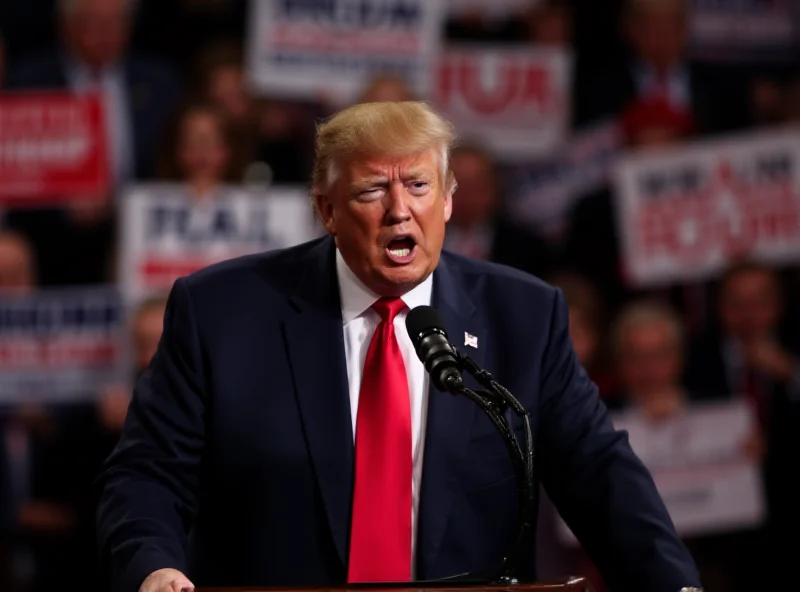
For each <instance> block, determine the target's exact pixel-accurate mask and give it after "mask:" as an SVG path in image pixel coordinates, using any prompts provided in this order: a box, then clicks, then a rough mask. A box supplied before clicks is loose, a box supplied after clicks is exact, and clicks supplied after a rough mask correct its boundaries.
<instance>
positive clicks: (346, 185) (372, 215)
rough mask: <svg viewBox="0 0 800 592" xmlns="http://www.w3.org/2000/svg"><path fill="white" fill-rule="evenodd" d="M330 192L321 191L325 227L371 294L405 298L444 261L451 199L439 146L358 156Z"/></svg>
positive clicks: (321, 209)
mask: <svg viewBox="0 0 800 592" xmlns="http://www.w3.org/2000/svg"><path fill="white" fill-rule="evenodd" d="M341 173H342V174H341V175H340V176H339V178H338V179H337V180H336V182H335V183H334V185H333V187H332V188H331V190H330V191H329V192H328V195H318V196H316V202H317V208H318V210H319V212H320V216H321V218H322V221H323V223H324V224H325V228H326V229H327V230H328V232H330V233H331V234H332V235H333V236H334V237H335V238H336V245H337V246H338V247H339V251H340V252H341V253H342V257H343V258H344V260H345V261H346V262H347V264H348V266H349V267H350V269H351V270H352V271H353V273H355V275H356V276H357V277H358V278H359V279H360V280H361V281H362V282H364V284H365V285H366V286H367V287H369V288H370V289H371V290H372V291H373V292H375V293H377V294H379V295H381V296H393V297H399V296H402V295H403V294H405V293H406V292H408V291H409V290H411V289H412V288H414V287H415V286H417V285H418V284H420V283H421V282H422V281H423V280H425V278H427V277H428V276H429V275H430V274H431V273H432V272H433V270H434V269H435V268H436V265H437V264H438V263H439V256H440V254H441V251H442V244H443V242H444V232H445V223H446V222H447V221H448V220H449V219H450V213H451V206H452V199H451V196H450V194H449V193H448V192H447V191H446V188H445V186H444V180H443V179H442V178H441V170H440V165H439V155H438V154H437V151H436V150H433V149H431V150H428V151H426V152H424V153H422V154H417V155H412V156H407V157H399V158H385V157H376V158H368V159H365V160H355V161H354V162H351V163H349V164H347V165H346V166H344V167H342V168H341Z"/></svg>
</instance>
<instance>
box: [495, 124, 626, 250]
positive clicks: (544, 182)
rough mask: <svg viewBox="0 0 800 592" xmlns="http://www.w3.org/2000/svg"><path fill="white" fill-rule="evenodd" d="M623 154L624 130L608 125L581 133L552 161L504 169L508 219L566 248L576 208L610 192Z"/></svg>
mask: <svg viewBox="0 0 800 592" xmlns="http://www.w3.org/2000/svg"><path fill="white" fill-rule="evenodd" d="M621 149H622V134H621V133H620V129H619V126H618V125H617V123H616V122H615V121H609V122H603V123H600V124H596V125H593V126H592V127H589V128H586V129H583V130H579V131H578V132H576V133H575V134H573V135H572V136H571V137H570V138H569V139H568V140H567V141H566V142H565V143H564V145H563V146H562V147H561V148H560V149H559V150H555V151H553V152H552V153H551V154H549V155H546V156H542V157H540V158H536V159H533V160H531V162H529V163H522V164H518V165H511V166H508V167H504V169H505V175H504V177H505V178H506V179H507V187H508V189H507V194H508V209H509V213H510V214H511V216H512V217H513V218H514V219H515V220H519V221H520V222H521V223H523V224H525V225H526V226H528V227H530V228H531V229H532V230H533V231H534V232H536V233H537V234H539V235H540V236H542V237H544V238H545V239H546V240H548V241H550V242H552V243H559V242H561V241H562V240H563V239H564V238H565V233H566V231H567V230H568V226H569V216H570V214H571V212H572V209H573V208H574V206H575V203H576V202H577V201H578V199H580V198H581V197H584V196H586V195H588V194H590V193H592V192H595V191H599V190H601V189H604V188H606V187H607V186H608V184H609V181H610V177H611V170H612V167H613V165H614V163H615V162H616V159H617V157H618V156H619V154H620V151H621Z"/></svg>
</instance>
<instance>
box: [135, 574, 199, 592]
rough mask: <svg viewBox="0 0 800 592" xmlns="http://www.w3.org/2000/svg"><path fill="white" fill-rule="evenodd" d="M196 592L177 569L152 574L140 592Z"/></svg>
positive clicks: (140, 588) (187, 579)
mask: <svg viewBox="0 0 800 592" xmlns="http://www.w3.org/2000/svg"><path fill="white" fill-rule="evenodd" d="M190 590H194V584H192V583H191V582H190V581H189V578H187V577H186V576H185V575H183V574H182V573H181V572H179V571H178V570H177V569H171V568H165V569H159V570H156V571H154V572H153V573H151V574H150V575H149V576H147V578H146V579H145V581H144V582H142V585H141V586H139V592H184V591H190Z"/></svg>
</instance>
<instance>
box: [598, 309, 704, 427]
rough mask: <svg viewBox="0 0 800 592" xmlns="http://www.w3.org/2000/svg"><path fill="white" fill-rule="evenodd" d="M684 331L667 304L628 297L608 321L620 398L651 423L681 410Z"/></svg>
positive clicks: (683, 401) (685, 400)
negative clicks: (611, 319) (632, 300)
mask: <svg viewBox="0 0 800 592" xmlns="http://www.w3.org/2000/svg"><path fill="white" fill-rule="evenodd" d="M684 347H685V343H684V335H683V326H682V320H681V318H680V316H679V315H678V314H677V313H676V312H674V311H673V310H672V309H671V308H669V307H668V306H666V305H664V304H661V303H657V302H649V301H641V302H634V303H631V304H629V305H627V306H626V307H625V308H623V310H622V311H621V313H620V315H619V317H618V318H617V320H616V322H615V323H614V328H613V334H612V349H613V353H614V358H615V360H616V365H617V372H618V375H619V382H620V389H621V392H622V395H623V396H624V397H625V400H626V402H627V403H628V404H629V405H631V406H632V408H633V409H635V410H636V413H638V414H641V415H642V416H643V417H644V418H646V419H647V420H649V421H652V422H654V423H658V422H659V421H662V420H664V419H667V418H669V417H671V416H673V415H674V414H676V413H678V412H680V411H681V410H683V409H684V408H685V406H686V404H687V403H688V400H689V395H688V393H687V392H686V390H685V389H684V387H683V386H682V384H681V377H682V373H683V364H684Z"/></svg>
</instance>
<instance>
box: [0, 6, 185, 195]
mask: <svg viewBox="0 0 800 592" xmlns="http://www.w3.org/2000/svg"><path fill="white" fill-rule="evenodd" d="M134 9H135V2H134V0H58V15H59V25H60V32H61V44H60V46H59V47H58V49H57V50H56V51H54V52H47V53H44V54H39V55H34V56H29V57H24V58H22V59H21V60H20V61H19V62H18V63H15V64H14V65H13V66H14V67H13V68H11V70H10V71H9V81H8V83H9V86H10V87H11V88H13V89H20V90H30V89H40V90H58V89H69V90H72V91H74V92H79V93H83V92H93V91H94V92H99V93H101V95H102V97H103V100H104V105H105V108H106V116H107V127H108V145H109V146H110V154H111V170H112V173H113V175H112V176H113V178H114V180H115V184H116V185H120V184H123V183H125V182H126V181H128V180H130V179H132V178H144V177H148V176H149V175H150V174H152V171H153V165H154V162H153V153H154V151H155V148H156V147H157V145H158V140H159V137H160V135H161V132H162V128H163V125H164V122H165V120H166V117H167V115H168V113H169V111H170V109H172V108H173V106H174V103H175V100H176V98H177V93H178V89H177V87H176V84H175V80H176V79H175V77H174V76H173V75H172V73H171V72H170V71H169V70H168V69H167V68H166V67H165V66H164V65H163V64H161V63H159V62H156V61H153V60H150V59H145V58H142V57H139V56H136V55H132V54H131V53H129V51H128V41H129V36H130V31H131V27H132V24H133V17H134Z"/></svg>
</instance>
